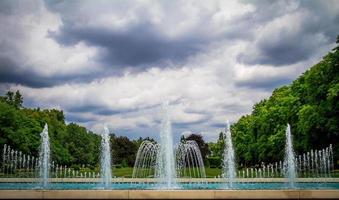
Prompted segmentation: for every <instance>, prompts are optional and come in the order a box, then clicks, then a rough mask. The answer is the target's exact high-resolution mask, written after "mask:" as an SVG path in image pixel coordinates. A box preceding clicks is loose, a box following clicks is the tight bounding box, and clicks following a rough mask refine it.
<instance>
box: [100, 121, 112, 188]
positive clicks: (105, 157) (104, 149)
mask: <svg viewBox="0 0 339 200" xmlns="http://www.w3.org/2000/svg"><path fill="white" fill-rule="evenodd" d="M100 163H101V166H100V174H101V184H102V186H103V187H104V188H105V189H108V188H110V186H111V183H112V167H111V147H110V136H109V130H108V128H107V127H106V126H105V127H104V132H103V133H102V134H101V157H100Z"/></svg>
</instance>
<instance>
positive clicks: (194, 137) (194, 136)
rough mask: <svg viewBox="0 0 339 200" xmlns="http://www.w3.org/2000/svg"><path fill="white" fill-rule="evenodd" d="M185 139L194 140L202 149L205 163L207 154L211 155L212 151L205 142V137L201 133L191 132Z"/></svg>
mask: <svg viewBox="0 0 339 200" xmlns="http://www.w3.org/2000/svg"><path fill="white" fill-rule="evenodd" d="M185 140H186V141H187V140H194V141H195V142H196V143H197V144H198V146H199V149H200V152H201V156H202V159H203V160H204V163H205V161H206V156H207V155H209V153H210V151H209V148H208V144H207V143H205V141H204V139H203V137H202V136H201V135H200V134H191V135H189V136H187V137H186V138H185Z"/></svg>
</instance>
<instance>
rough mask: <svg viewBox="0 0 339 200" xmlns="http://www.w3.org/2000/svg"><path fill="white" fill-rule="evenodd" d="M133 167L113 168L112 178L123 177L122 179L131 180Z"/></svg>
mask: <svg viewBox="0 0 339 200" xmlns="http://www.w3.org/2000/svg"><path fill="white" fill-rule="evenodd" d="M132 174H133V167H123V168H114V169H113V176H116V177H124V178H132Z"/></svg>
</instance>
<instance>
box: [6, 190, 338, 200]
mask: <svg viewBox="0 0 339 200" xmlns="http://www.w3.org/2000/svg"><path fill="white" fill-rule="evenodd" d="M338 198H339V190H0V199H338Z"/></svg>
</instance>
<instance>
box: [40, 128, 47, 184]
mask: <svg viewBox="0 0 339 200" xmlns="http://www.w3.org/2000/svg"><path fill="white" fill-rule="evenodd" d="M40 136H41V145H40V151H39V177H40V183H41V186H42V187H43V188H47V187H48V182H49V171H50V146H49V137H48V125H47V124H45V127H44V129H43V131H42V132H41V133H40Z"/></svg>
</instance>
